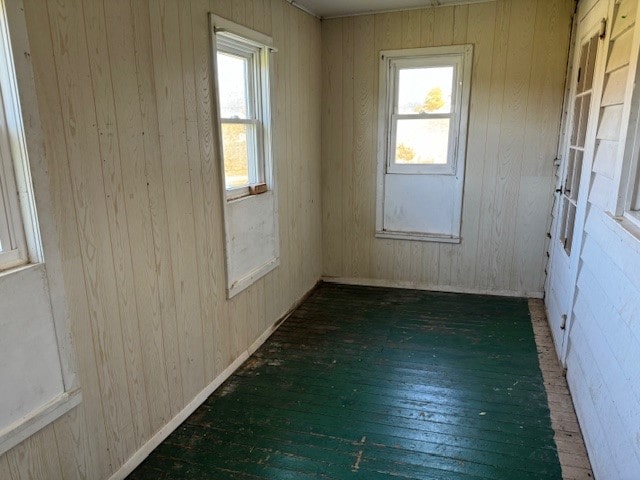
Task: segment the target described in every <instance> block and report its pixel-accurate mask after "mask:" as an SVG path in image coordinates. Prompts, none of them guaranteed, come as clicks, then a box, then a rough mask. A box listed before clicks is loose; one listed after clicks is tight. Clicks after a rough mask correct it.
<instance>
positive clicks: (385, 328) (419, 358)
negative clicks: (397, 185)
mask: <svg viewBox="0 0 640 480" xmlns="http://www.w3.org/2000/svg"><path fill="white" fill-rule="evenodd" d="M537 334H538V333H537ZM538 337H539V339H542V340H544V336H542V335H539V334H538ZM541 345H542V346H543V348H544V345H546V344H545V343H544V342H542V343H541ZM538 353H539V352H538V350H537V349H536V338H535V337H534V331H533V329H532V323H531V321H530V316H529V307H528V304H527V301H526V299H517V298H503V297H490V296H479V295H466V294H448V293H434V292H424V291H414V290H400V289H386V288H373V287H358V286H346V285H335V284H323V285H321V286H320V287H319V288H318V289H317V290H316V291H315V292H314V293H313V294H312V295H311V296H310V297H309V298H308V299H307V300H306V301H305V302H304V303H303V305H302V306H301V307H300V308H298V309H297V310H296V311H295V312H294V313H293V314H292V315H291V316H290V317H289V318H288V319H287V321H286V322H285V323H283V324H282V326H281V327H280V328H279V329H278V330H277V331H276V332H275V333H274V334H273V335H272V337H271V338H270V339H269V340H268V341H267V342H266V343H265V344H264V345H263V347H261V348H260V349H259V350H258V351H257V352H256V353H255V354H254V355H253V356H252V357H251V358H250V359H249V360H248V361H247V362H246V363H245V364H244V365H243V366H242V367H241V368H240V369H238V371H237V372H236V373H235V374H234V375H233V376H232V377H230V378H229V380H228V381H227V382H225V383H224V384H223V385H222V386H221V387H220V388H219V389H218V390H217V391H216V392H215V393H214V394H213V395H211V397H209V398H208V399H207V400H206V402H205V403H204V404H203V405H202V406H201V407H200V408H198V409H197V410H196V411H195V412H194V413H193V414H192V415H191V416H190V417H189V418H188V419H187V420H186V421H185V422H184V423H183V424H182V425H181V426H180V427H179V428H178V429H177V430H176V431H175V432H173V433H172V434H171V435H170V436H169V437H168V438H167V440H166V441H165V442H163V443H162V444H161V445H160V446H159V447H158V448H157V449H156V450H155V451H154V452H153V453H152V454H151V455H150V456H149V458H148V459H147V460H145V462H143V463H142V464H141V465H140V467H138V469H137V470H135V471H134V472H133V473H132V474H131V476H130V479H131V480H136V479H145V478H158V479H186V478H215V479H257V478H259V479H265V478H270V479H289V478H291V479H302V480H304V479H306V478H331V479H351V478H354V479H367V480H376V479H383V478H392V477H397V478H404V479H442V480H445V479H446V480H451V479H453V480H502V479H513V478H518V479H523V480H525V479H531V480H543V479H561V478H563V477H562V471H561V466H560V459H562V458H564V459H566V463H567V467H566V468H565V469H566V473H567V475H569V474H570V475H573V477H575V478H583V477H580V475H581V474H583V473H584V471H585V465H588V463H586V464H585V462H584V461H583V460H581V459H580V458H579V457H576V456H575V453H576V452H580V444H579V442H576V441H575V440H576V439H575V432H573V430H576V428H577V422H575V415H574V413H573V411H572V410H571V409H569V408H567V407H566V405H565V404H566V397H568V395H567V394H566V393H567V392H566V390H565V389H566V386H565V385H564V384H563V382H562V378H563V377H562V375H561V372H550V373H549V375H548V376H545V377H544V378H543V375H542V374H541V371H540V365H539V360H538ZM549 402H550V403H549ZM554 403H556V404H557V408H554V410H552V412H551V414H550V411H549V406H550V405H553V404H554ZM553 422H555V423H556V424H558V425H562V426H563V428H564V430H563V431H561V432H560V433H559V432H558V431H557V430H554V429H553V428H552V423H553ZM577 430H578V431H579V428H578V429H577ZM570 434H574V437H570V436H569V435H570ZM564 439H566V440H564ZM556 444H557V445H558V447H556ZM558 452H560V456H559V453H558ZM573 477H572V478H573ZM566 478H569V477H566Z"/></svg>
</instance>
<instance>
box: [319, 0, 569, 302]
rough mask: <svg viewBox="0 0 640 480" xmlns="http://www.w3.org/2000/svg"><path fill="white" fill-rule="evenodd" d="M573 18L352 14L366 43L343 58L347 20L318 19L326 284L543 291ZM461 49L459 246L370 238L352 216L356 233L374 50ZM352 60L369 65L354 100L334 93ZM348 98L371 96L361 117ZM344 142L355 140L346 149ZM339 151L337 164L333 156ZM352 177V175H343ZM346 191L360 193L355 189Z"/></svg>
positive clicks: (506, 12) (512, 10)
mask: <svg viewBox="0 0 640 480" xmlns="http://www.w3.org/2000/svg"><path fill="white" fill-rule="evenodd" d="M572 12H573V2H572V1H571V0H563V1H562V2H554V1H550V0H535V1H531V2H520V1H513V0H500V1H498V2H491V3H486V4H482V3H481V4H473V5H463V6H456V7H440V8H425V9H422V10H412V11H408V12H395V13H384V14H376V15H372V16H362V17H358V19H357V20H358V21H360V22H362V21H363V20H364V19H368V18H373V21H374V25H375V26H374V41H373V42H371V43H370V44H369V48H366V47H365V46H363V49H359V48H358V49H357V50H354V53H351V51H345V50H344V45H345V42H344V38H345V37H346V38H351V36H352V32H351V30H352V29H353V31H354V33H353V35H354V45H357V44H358V38H357V37H358V33H357V28H356V25H357V23H356V21H355V20H354V22H353V23H351V21H347V20H346V19H335V20H327V21H324V22H323V27H322V29H323V45H324V51H325V54H324V56H323V62H324V63H323V103H324V108H323V127H324V128H323V136H322V142H323V148H322V152H323V182H322V186H323V195H322V196H323V207H324V215H323V229H324V236H323V255H324V259H325V261H324V266H323V274H324V275H325V276H327V277H342V278H349V279H353V278H359V279H361V280H370V281H371V280H386V281H401V282H409V284H414V285H417V286H422V287H441V288H447V287H449V288H452V289H475V290H483V291H494V292H514V293H515V292H518V293H521V294H522V293H532V294H533V293H536V294H540V293H541V292H542V287H543V281H542V272H543V266H544V261H545V257H544V246H545V239H546V224H547V222H546V217H547V215H548V210H549V208H550V205H549V198H550V196H549V189H550V188H551V185H552V184H553V178H552V176H553V172H552V165H553V160H554V156H555V154H554V153H553V152H555V149H556V146H557V131H558V128H559V122H560V113H561V108H562V94H563V85H564V76H565V68H566V60H567V50H568V43H569V31H570V26H571V25H570V23H571V14H572ZM465 43H472V44H473V45H474V48H475V50H474V66H473V78H472V85H471V108H470V117H469V122H470V124H469V125H470V128H469V133H468V140H467V145H468V146H467V167H466V168H467V173H466V177H465V178H466V179H465V196H464V200H463V222H462V243H461V244H460V245H449V244H447V245H444V244H442V245H441V244H437V243H429V242H409V241H401V240H385V239H375V238H374V231H375V219H374V215H373V213H371V214H370V215H368V216H365V217H360V218H361V219H362V220H361V221H365V222H367V223H366V225H362V226H358V227H357V228H356V227H354V226H353V224H354V223H355V215H356V213H355V211H354V208H355V206H356V205H357V202H360V203H361V204H370V205H375V172H376V170H375V165H376V162H377V143H376V142H377V134H376V133H375V132H377V114H378V111H377V110H378V68H379V58H378V53H379V51H380V50H384V49H395V48H403V47H404V48H410V47H426V46H437V45H451V44H465ZM338 46H339V48H337V47H338ZM356 51H357V55H356V54H355V52H356ZM361 57H366V58H368V59H372V60H373V61H370V62H369V64H368V65H367V67H366V68H368V70H369V74H368V75H369V76H370V77H371V78H372V81H371V82H369V83H368V84H367V83H358V88H357V89H355V92H356V93H355V95H356V97H354V98H355V99H352V97H351V94H350V93H347V92H345V91H344V85H345V82H347V83H349V82H350V81H351V75H352V72H353V75H354V77H353V78H354V79H355V81H358V79H359V78H362V77H365V72H363V71H362V72H361V71H360V70H361V69H362V67H361V66H360V65H362V62H363V60H362V58H361ZM357 62H359V63H357ZM349 84H350V83H349ZM363 90H365V92H363ZM358 95H362V96H364V95H366V96H370V97H371V98H372V105H370V107H369V110H367V114H366V116H365V115H362V114H361V113H360V111H359V110H358V108H357V96H358ZM339 101H342V103H337V102H339ZM352 102H354V103H353V104H354V107H353V108H352V107H351V105H352ZM335 109H339V110H335ZM336 118H337V119H338V120H339V121H340V122H341V123H340V124H336ZM370 124H373V125H374V128H375V130H374V138H373V139H372V140H370V145H372V150H371V151H370V152H368V154H367V155H366V156H364V155H359V154H358V153H357V151H356V150H354V148H356V147H357V145H359V144H360V142H362V141H363V139H366V138H367V137H366V133H365V132H366V130H367V127H368V125H370ZM345 135H346V137H345ZM351 135H353V136H354V138H353V140H352V141H350V144H348V145H344V142H345V140H348V139H350V138H351ZM363 136H365V137H363ZM361 137H363V138H361ZM340 152H342V157H341V158H336V155H340ZM354 152H355V153H354ZM354 172H358V173H359V178H357V179H354V178H353V175H354ZM361 175H364V176H365V178H361ZM345 182H349V183H350V184H347V185H345ZM355 182H358V183H360V184H363V185H367V189H366V190H362V191H359V190H358V189H357V188H356V187H355ZM520 193H522V194H523V195H522V199H519V197H520ZM354 195H355V196H356V197H357V202H356V203H354ZM434 208H437V206H434ZM337 216H340V218H337ZM360 265H368V268H361V267H360Z"/></svg>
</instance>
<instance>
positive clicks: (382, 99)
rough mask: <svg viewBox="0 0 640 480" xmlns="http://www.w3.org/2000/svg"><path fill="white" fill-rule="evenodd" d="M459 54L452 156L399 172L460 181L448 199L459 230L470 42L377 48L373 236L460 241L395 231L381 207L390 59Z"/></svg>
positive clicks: (453, 237)
mask: <svg viewBox="0 0 640 480" xmlns="http://www.w3.org/2000/svg"><path fill="white" fill-rule="evenodd" d="M455 55H457V56H459V57H460V58H461V63H459V65H460V66H461V68H462V74H461V75H460V73H459V72H460V69H458V72H457V75H458V78H457V80H458V83H459V82H460V81H461V82H462V88H458V89H457V90H459V95H460V96H459V100H458V101H457V105H458V106H459V117H458V119H457V120H456V121H455V122H454V131H453V134H452V135H451V138H450V146H451V145H453V148H451V147H450V150H449V153H450V154H452V155H453V160H452V161H451V162H448V163H447V164H446V165H428V166H426V167H427V168H425V169H424V170H422V169H420V168H419V169H416V170H414V171H406V170H405V172H401V173H406V174H413V175H448V176H455V178H456V179H458V180H459V181H460V188H459V189H458V191H457V192H455V195H454V196H453V198H452V199H451V202H452V203H453V205H454V207H453V208H454V209H455V212H456V217H455V219H454V221H453V223H454V224H455V225H456V226H457V228H458V230H459V229H460V226H461V221H462V197H463V193H464V169H465V162H466V149H467V136H468V123H469V107H470V99H471V79H472V67H473V45H469V44H467V45H450V46H441V47H425V48H411V49H402V50H383V51H381V52H380V60H381V61H380V72H379V82H378V85H379V88H378V105H379V107H378V148H377V152H378V172H377V184H376V231H375V236H376V238H385V239H395V240H413V241H426V242H439V243H460V241H461V237H460V234H459V233H458V234H453V235H448V234H439V233H433V232H431V233H430V232H396V231H391V230H386V229H385V226H384V208H385V175H387V174H388V173H392V174H393V173H398V172H390V171H389V168H388V165H389V163H390V162H389V158H390V156H391V155H390V151H391V145H393V143H391V141H392V138H391V124H390V118H391V110H392V108H393V107H392V105H393V98H392V94H393V92H394V90H393V89H392V88H391V85H390V83H391V82H390V80H391V73H392V69H391V61H392V60H399V59H402V58H407V59H411V58H413V57H426V56H430V57H437V56H441V57H453V56H455Z"/></svg>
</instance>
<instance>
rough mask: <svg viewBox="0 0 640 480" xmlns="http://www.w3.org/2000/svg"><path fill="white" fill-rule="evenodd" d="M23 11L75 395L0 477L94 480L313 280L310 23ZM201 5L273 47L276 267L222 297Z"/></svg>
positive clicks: (171, 2) (153, 3)
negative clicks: (78, 399)
mask: <svg viewBox="0 0 640 480" xmlns="http://www.w3.org/2000/svg"><path fill="white" fill-rule="evenodd" d="M24 3H25V10H26V18H27V27H28V33H29V38H30V44H31V49H32V51H31V52H30V57H29V56H28V55H26V54H25V55H24V56H25V57H26V58H30V59H31V61H32V62H33V69H34V74H35V84H36V91H37V97H38V98H37V101H38V107H39V111H40V115H41V118H42V129H43V134H44V141H45V146H46V153H47V165H46V166H44V167H43V168H46V169H47V170H48V171H49V175H50V178H51V185H50V187H51V192H52V195H51V196H52V199H53V201H52V206H51V208H52V210H53V214H54V215H53V216H54V218H53V219H52V220H54V221H55V223H56V224H57V226H58V231H59V239H57V240H58V242H59V244H60V247H61V252H62V267H63V268H62V270H63V274H64V284H65V290H66V294H67V298H68V304H69V310H70V312H69V314H70V326H71V331H72V337H73V343H74V346H75V349H76V354H77V361H78V377H79V384H80V386H81V388H82V391H83V402H82V404H81V405H80V406H79V407H78V408H76V409H74V410H72V411H71V412H70V413H69V414H67V415H65V416H63V417H61V418H60V419H59V420H58V421H56V422H55V423H53V424H51V425H49V426H47V427H45V428H44V429H43V430H41V431H40V432H39V433H37V434H35V435H33V436H32V437H30V438H29V439H27V440H26V441H24V442H23V443H22V444H20V445H18V446H17V447H15V448H13V449H12V450H10V451H9V452H7V454H5V455H3V456H0V478H2V480H5V479H9V480H23V479H29V480H38V479H46V480H55V479H65V480H73V479H80V478H85V479H106V478H109V476H110V475H112V474H113V473H114V472H115V471H117V470H118V469H119V468H120V467H121V466H122V465H123V463H124V462H125V461H126V460H127V459H129V458H130V457H131V456H132V455H133V454H134V452H136V450H138V449H139V448H140V447H141V446H142V445H143V444H144V443H145V442H146V441H148V440H149V439H150V438H151V437H152V436H153V435H154V434H155V433H156V432H158V431H159V430H160V429H161V428H162V427H164V426H165V425H166V424H167V423H168V422H169V421H170V420H171V419H172V418H173V417H174V416H175V415H177V414H178V413H179V412H180V411H181V410H182V409H183V408H184V407H185V406H186V405H187V404H188V403H189V402H190V401H191V400H192V399H194V397H195V396H196V395H197V394H198V393H199V392H200V391H202V390H203V389H204V388H205V387H206V386H207V385H209V384H210V383H211V382H212V381H213V380H214V379H215V378H218V377H219V376H220V375H221V374H222V373H223V372H224V371H225V369H226V368H227V367H228V366H229V365H231V364H232V363H233V362H234V360H236V359H237V358H238V357H240V356H241V355H242V354H243V352H245V350H246V349H247V348H248V347H249V346H250V345H251V344H252V343H253V342H254V341H255V340H256V339H257V338H258V337H259V336H260V335H261V334H262V333H263V332H265V330H267V329H268V328H269V327H270V326H271V325H272V324H273V323H274V322H275V321H276V320H277V319H278V318H279V317H280V316H281V315H282V314H284V313H285V312H286V311H287V310H288V309H289V308H290V307H291V306H292V305H293V304H294V303H295V302H296V301H297V300H299V299H300V298H301V296H302V295H303V294H304V293H305V292H306V291H307V290H309V289H310V288H311V287H312V286H313V285H314V284H315V283H316V281H317V280H318V278H319V277H320V273H321V256H322V253H321V234H320V229H321V225H320V222H321V212H320V205H321V202H320V180H319V179H320V115H319V113H316V112H319V111H320V108H321V107H320V100H321V99H320V76H321V68H320V56H321V47H320V41H321V36H320V35H321V31H320V22H319V21H318V20H317V19H315V18H313V17H311V16H310V15H307V14H305V13H303V12H301V11H300V10H298V9H296V8H294V7H292V6H290V5H289V4H288V3H287V2H286V1H284V0H191V1H188V2H186V1H180V0H150V1H149V0H135V1H129V0H109V1H102V0H65V1H64V2H61V1H56V0H51V1H43V0H25V2H24ZM208 12H214V13H217V14H219V15H221V16H223V17H226V18H229V19H231V20H233V21H235V22H237V23H240V24H243V25H246V26H248V27H250V28H253V29H255V30H258V31H260V32H264V33H266V34H268V35H271V36H272V37H273V39H274V44H275V45H276V46H277V48H278V49H279V51H278V52H277V53H276V54H274V56H273V62H274V65H273V67H274V72H273V82H272V83H273V95H274V111H273V115H274V142H273V143H274V159H275V163H276V165H277V175H278V177H277V184H278V187H279V196H278V207H279V212H280V222H279V228H280V232H279V233H280V239H281V250H282V255H281V264H280V266H279V267H278V268H277V269H276V270H275V271H273V272H271V273H270V274H268V275H267V276H266V277H264V278H262V279H260V280H259V281H258V282H256V283H255V284H254V285H252V286H251V287H250V288H248V289H247V290H245V291H243V292H242V293H240V294H238V295H237V296H236V297H234V298H233V299H232V300H231V301H227V300H226V296H225V285H226V282H225V274H224V256H223V245H224V242H223V236H222V232H223V229H222V206H221V204H220V199H221V193H220V185H221V182H220V177H219V176H220V165H219V159H217V158H216V157H215V154H214V151H215V149H214V148H213V147H214V144H213V142H214V141H215V137H214V135H213V133H212V125H213V124H212V121H211V115H212V112H211V83H210V55H211V51H210V41H209V28H208V15H207V14H208ZM19 56H22V52H20V54H19ZM38 161H39V159H38ZM36 193H37V192H36Z"/></svg>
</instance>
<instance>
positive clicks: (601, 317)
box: [549, 0, 640, 480]
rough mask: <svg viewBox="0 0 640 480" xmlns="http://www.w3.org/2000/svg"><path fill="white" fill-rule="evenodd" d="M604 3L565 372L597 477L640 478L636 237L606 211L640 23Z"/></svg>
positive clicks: (633, 9) (624, 9)
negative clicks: (596, 114)
mask: <svg viewBox="0 0 640 480" xmlns="http://www.w3.org/2000/svg"><path fill="white" fill-rule="evenodd" d="M609 5H610V9H609V10H610V12H612V13H613V15H612V18H610V21H609V28H610V29H611V39H610V42H611V43H610V44H609V47H610V53H609V58H608V60H607V67H606V70H607V74H606V76H605V90H604V96H603V101H602V105H603V107H604V108H603V109H602V110H601V111H600V118H599V128H598V139H599V140H604V142H605V143H607V145H604V146H606V147H607V148H603V149H602V150H600V152H599V153H597V154H596V158H595V161H594V164H593V171H592V172H590V176H591V179H590V180H591V181H590V189H589V197H588V202H589V203H588V206H587V217H586V222H585V231H584V236H583V238H584V240H583V245H582V250H581V252H580V267H579V273H578V280H577V292H576V295H575V300H574V306H573V322H572V323H571V330H570V333H569V340H568V342H569V343H568V353H567V359H566V367H567V380H568V383H569V388H570V390H571V393H572V396H573V401H574V404H575V406H576V413H577V415H578V419H579V421H580V425H581V428H582V431H583V434H584V438H585V443H586V446H587V450H588V452H589V457H590V460H591V463H592V466H593V470H594V474H595V476H596V478H597V479H599V480H607V479H612V480H636V479H638V478H640V235H639V234H638V232H637V231H636V232H635V234H634V233H632V231H631V229H626V228H623V226H622V225H621V224H620V223H619V222H618V221H617V220H614V219H613V218H612V217H611V216H610V214H609V213H608V211H610V210H611V205H612V199H613V198H614V197H615V195H616V192H617V190H616V188H615V182H614V178H615V172H616V169H617V168H619V164H620V162H621V161H622V158H623V151H622V150H624V149H625V142H624V136H623V132H621V129H620V125H621V124H622V125H625V123H627V122H628V116H627V117H625V115H624V114H625V110H626V112H627V115H628V108H626V109H625V107H629V102H630V101H631V96H630V93H631V89H630V88H627V87H628V86H629V84H630V82H631V83H633V78H634V76H635V74H636V72H635V65H636V63H635V62H634V61H633V60H634V58H633V56H634V55H637V46H636V47H635V49H636V50H635V52H634V49H633V48H631V47H632V44H633V41H634V39H635V42H638V40H640V25H638V24H637V23H636V22H635V20H636V18H637V8H638V2H637V0H623V1H622V2H621V4H620V5H619V6H618V5H615V4H614V2H609ZM630 63H631V65H629V64H630ZM616 70H617V71H618V72H619V73H621V72H622V73H623V74H624V75H625V77H626V81H625V82H623V84H622V85H618V86H617V87H616V88H615V89H614V88H612V87H611V85H612V84H610V83H608V80H609V79H610V78H611V76H610V75H609V74H610V73H612V72H615V71H616ZM610 125H614V127H613V129H611V128H610ZM607 131H609V133H606V132H607ZM612 132H613V135H611V133H612ZM621 135H622V138H621ZM601 146H603V144H602V143H601ZM627 148H628V147H627ZM549 313H550V315H553V314H554V312H549ZM551 320H552V321H553V320H554V319H553V318H552V319H551ZM555 321H557V319H555Z"/></svg>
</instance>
